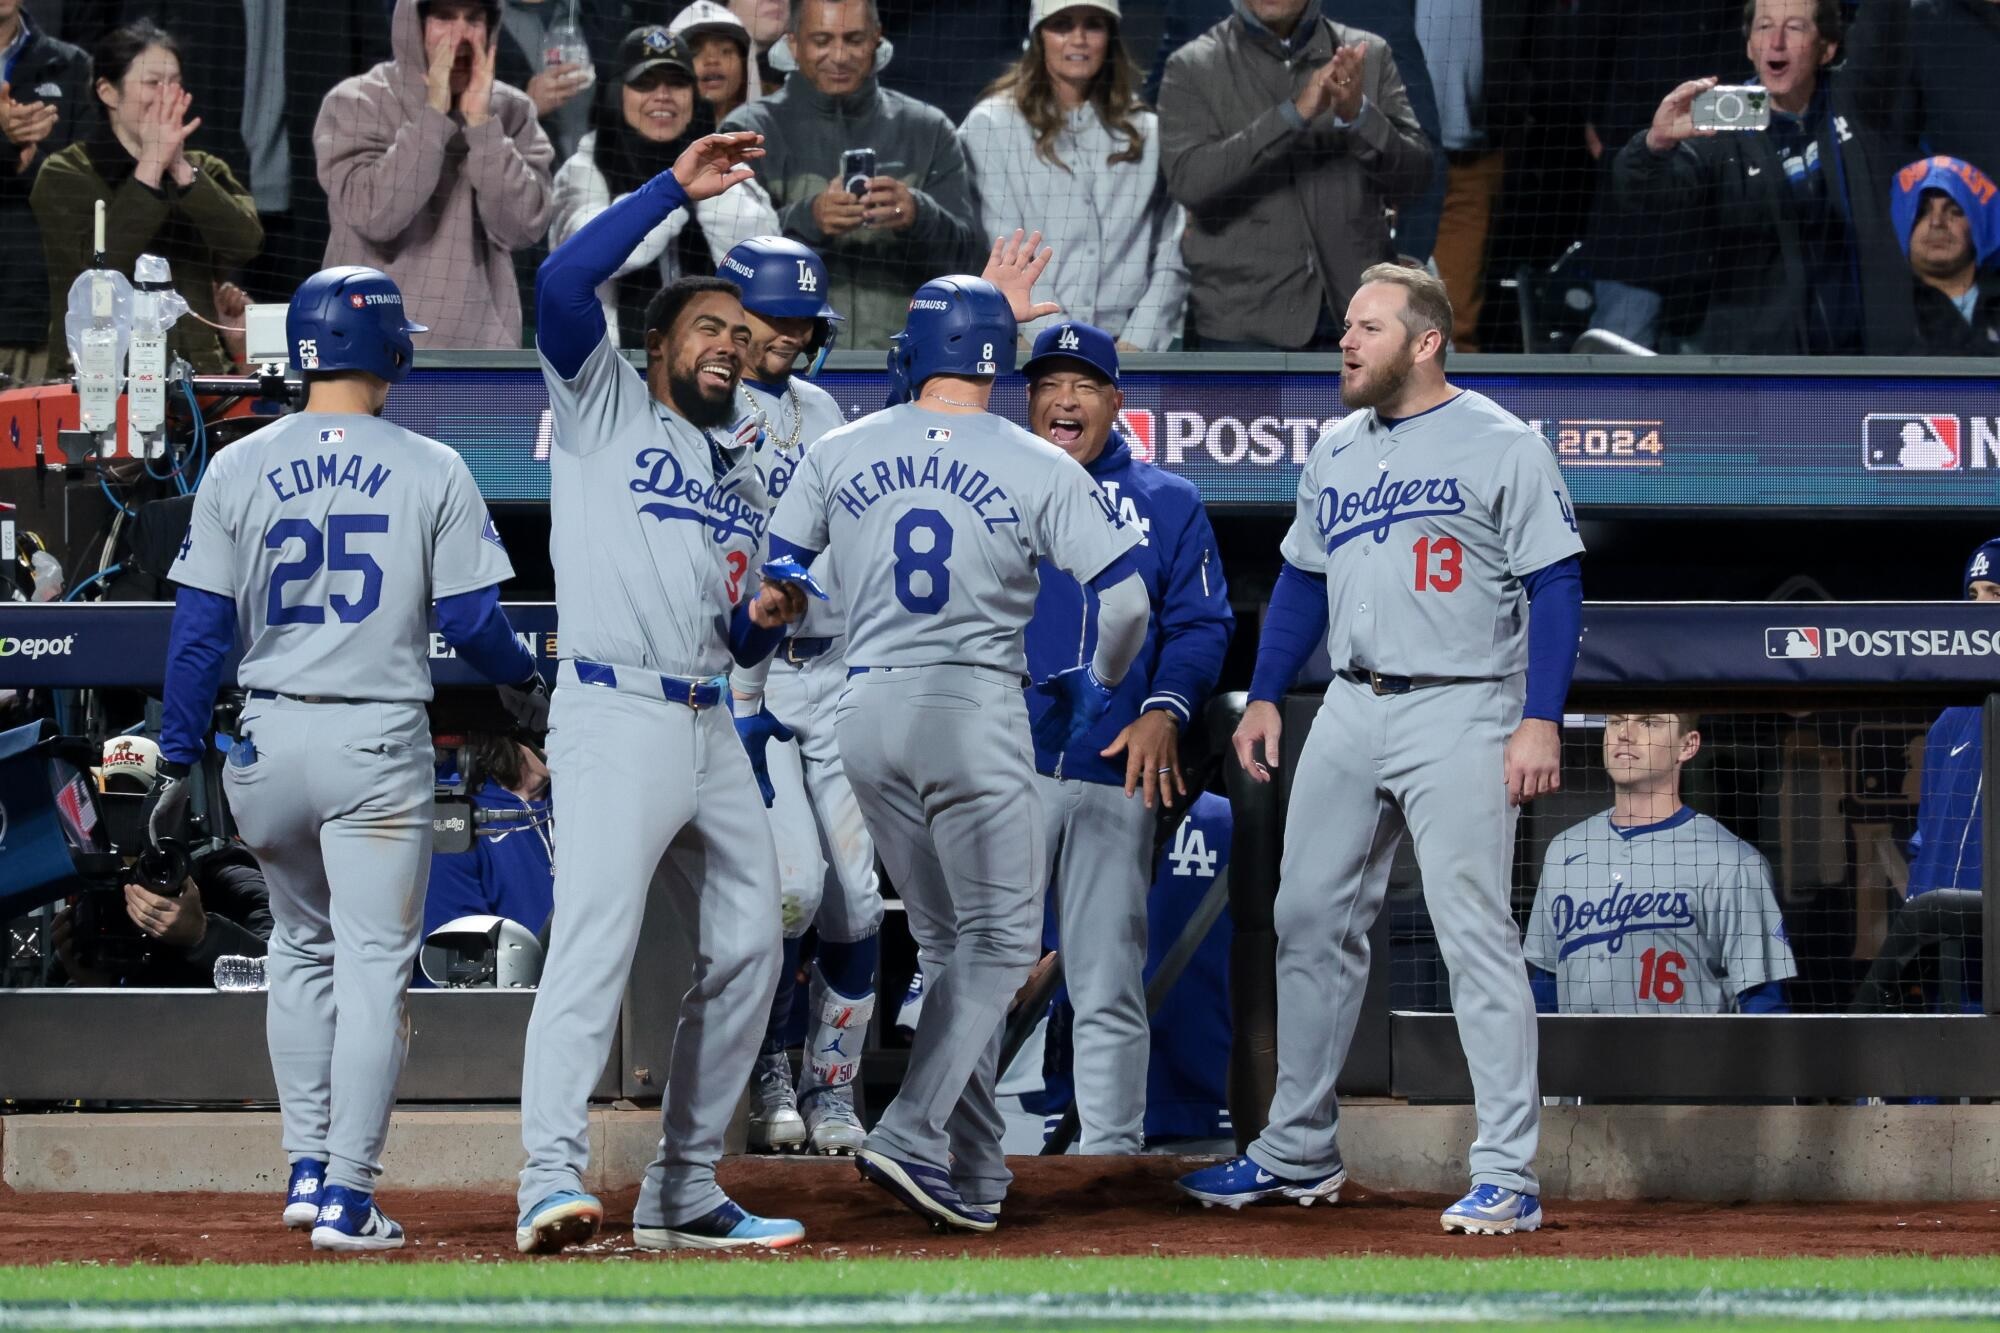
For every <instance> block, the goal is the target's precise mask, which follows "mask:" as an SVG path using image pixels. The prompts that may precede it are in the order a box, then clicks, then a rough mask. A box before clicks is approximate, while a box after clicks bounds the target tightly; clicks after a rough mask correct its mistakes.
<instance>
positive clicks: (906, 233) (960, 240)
mask: <svg viewBox="0 0 2000 1333" xmlns="http://www.w3.org/2000/svg"><path fill="white" fill-rule="evenodd" d="M785 36H786V41H787V43H788V45H789V46H790V48H791V52H792V55H793V56H794V57H795V58H796V59H797V61H798V72H797V73H796V74H794V75H793V76H792V77H790V78H788V79H786V80H785V86H784V87H782V88H780V89H779V90H778V91H777V92H776V93H775V94H773V95H772V96H770V97H766V98H763V99H762V100H760V101H756V102H752V103H750V104H748V105H747V106H742V107H738V108H737V109H736V110H735V111H734V112H732V113H731V114H730V116H729V117H728V119H726V120H725V121H724V122H723V124H722V128H723V129H724V130H754V131H756V132H758V133H760V134H762V135H763V136H764V145H765V149H766V156H765V158H764V161H763V164H762V166H761V167H760V169H759V172H758V179H759V180H761V181H762V182H763V184H764V187H765V189H766V190H768V191H769V192H770V195H771V200H772V202H773V203H774V204H776V205H777V208H778V219H779V222H780V223H781V224H782V226H783V231H784V234H785V235H786V236H789V237H791V238H792V239H793V240H795V241H800V242H803V243H804V244H806V245H809V246H811V247H812V248H813V249H814V250H816V251H818V252H819V254H820V256H821V257H822V258H823V259H825V260H826V266H827V270H828V273H829V276H830V278H831V282H832V287H833V290H832V291H830V292H828V293H826V298H827V300H828V301H829V302H831V303H832V304H833V306H834V307H835V308H837V309H839V310H842V311H844V312H845V313H846V315H847V327H846V331H845V333H844V335H843V336H844V338H845V339H846V341H847V344H848V345H849V346H854V347H886V346H888V343H889V335H890V334H892V333H894V332H896V331H897V330H899V329H901V328H902V327H903V319H904V316H905V315H906V314H907V313H908V306H909V299H910V293H911V292H912V291H914V290H916V288H917V287H919V286H920V285H922V284H923V283H924V282H925V281H927V280H928V279H930V278H932V277H934V276H936V275H937V274H939V273H950V272H953V271H955V270H959V269H966V268H971V267H974V266H976V264H977V263H978V252H979V251H980V250H982V249H983V247H981V246H979V245H977V244H976V242H975V238H974V234H973V222H972V219H973V210H972V199H971V192H970V183H969V181H968V178H967V175H966V169H965V155H964V154H963V153H962V152H961V151H960V150H959V145H958V139H957V136H956V134H955V133H954V131H953V128H952V124H951V121H950V120H949V119H948V118H946V116H945V114H944V113H943V112H941V111H939V110H938V109H937V108H936V107H934V106H931V105H929V104H927V103H924V102H919V101H918V100H916V99H915V98H913V97H906V96H904V95H903V94H901V93H898V92H892V91H890V90H889V89H887V88H884V87H882V86H881V84H880V83H879V82H877V80H876V74H877V72H878V70H879V68H880V66H881V64H883V63H885V56H884V53H885V52H886V50H887V48H886V47H885V46H884V45H883V43H882V23H881V20H880V18H879V17H878V16H877V14H876V10H875V4H874V2H873V0H802V2H801V3H799V4H796V5H794V6H792V14H791V19H790V26H789V28H788V29H787V31H786V35H785ZM871 154H872V156H873V161H872V162H871V161H870V155H871Z"/></svg>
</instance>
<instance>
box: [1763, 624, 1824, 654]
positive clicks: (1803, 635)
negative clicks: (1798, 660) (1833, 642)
mask: <svg viewBox="0 0 2000 1333" xmlns="http://www.w3.org/2000/svg"><path fill="white" fill-rule="evenodd" d="M1820 643H1821V640H1820V632H1819V631H1818V630H1816V629H1813V628H1812V627H1810V626H1807V625H1784V626H1781V627H1779V628H1777V629H1767V630H1765V631H1764V656H1766V657H1818V656H1819V655H1820Z"/></svg>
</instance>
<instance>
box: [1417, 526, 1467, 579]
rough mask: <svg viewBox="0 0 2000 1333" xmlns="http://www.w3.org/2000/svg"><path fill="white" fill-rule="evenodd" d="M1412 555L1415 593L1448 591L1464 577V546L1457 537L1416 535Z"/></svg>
mask: <svg viewBox="0 0 2000 1333" xmlns="http://www.w3.org/2000/svg"><path fill="white" fill-rule="evenodd" d="M1412 554H1414V555H1415V556H1416V558H1417V591H1418V592H1450V591H1451V590H1452V589H1453V588H1456V587H1457V586H1458V585H1459V584H1460V583H1461V582H1463V581H1464V579H1465V548H1464V547H1463V546H1460V545H1459V544H1458V538H1456V537H1419V538H1418V539H1417V544H1416V546H1415V547H1414V548H1412Z"/></svg>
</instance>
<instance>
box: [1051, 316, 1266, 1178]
mask: <svg viewBox="0 0 2000 1333" xmlns="http://www.w3.org/2000/svg"><path fill="white" fill-rule="evenodd" d="M1021 373H1022V375H1023V376H1024V377H1026V379H1027V381H1028V424H1029V427H1030V428H1031V429H1032V430H1033V431H1034V432H1035V434H1036V435H1038V436H1040V437H1041V438H1042V439H1044V440H1047V441H1048V442H1049V443H1050V444H1053V445H1055V446H1056V447H1057V448H1058V449H1061V450H1062V451H1063V452H1064V453H1066V454H1068V455H1069V456H1070V457H1071V458H1074V459H1075V460H1076V461H1077V462H1079V463H1081V464H1083V466H1084V469H1085V471H1087V472H1089V473H1090V477H1091V480H1092V481H1094V482H1096V483H1097V487H1098V489H1099V490H1100V491H1102V492H1103V493H1104V496H1105V498H1106V500H1107V501H1109V503H1110V504H1111V505H1113V506H1115V507H1116V509H1117V511H1118V516H1119V518H1120V520H1121V521H1123V523H1124V524H1125V526H1126V527H1130V528H1137V529H1138V531H1139V533H1140V538H1139V545H1138V546H1137V547H1135V548H1133V551H1132V557H1133V559H1134V560H1136V561H1137V562H1138V571H1139V576H1140V578H1141V579H1142V580H1143V581H1144V583H1145V586H1146V593H1147V599H1148V601H1149V603H1150V605H1151V619H1150V620H1149V622H1148V625H1147V628H1146V639H1145V642H1144V643H1143V644H1142V645H1141V647H1140V649H1139V656H1138V658H1137V659H1136V660H1134V662H1133V663H1132V669H1131V671H1130V672H1129V673H1128V674H1127V675H1126V677H1125V679H1124V680H1123V681H1122V682H1121V683H1120V684H1119V686H1118V690H1117V692H1116V693H1115V694H1113V695H1112V697H1111V704H1110V707H1109V708H1107V709H1106V710H1105V713H1104V716H1103V718H1102V719H1100V720H1099V721H1098V722H1097V724H1096V725H1095V726H1093V727H1091V729H1090V730H1089V731H1087V732H1085V733H1084V734H1083V735H1082V736H1080V737H1078V738H1077V739H1076V740H1075V741H1074V742H1073V743H1072V744H1071V745H1070V746H1069V747H1068V748H1067V749H1065V750H1061V751H1056V750H1051V749H1049V748H1047V747H1045V746H1043V745H1041V744H1040V743H1039V742H1037V744H1036V746H1035V771H1036V773H1037V777H1036V778H1035V790H1036V791H1037V792H1039V793H1040V795H1041V806H1042V811H1043V815H1044V823H1045V826H1046V828H1047V830H1048V861H1049V864H1050V867H1051V869H1050V870H1049V872H1047V873H1048V874H1049V876H1050V880H1049V886H1050V888H1051V889H1052V890H1053V891H1054V893H1055V896H1056V912H1057V919H1058V921H1059V922H1060V930H1061V937H1062V940H1063V949H1062V960H1063V979H1064V982H1065V983H1066V984H1067V985H1068V987H1069V998H1070V1004H1071V1006H1072V1007H1073V1008H1074V1010H1075V1012H1076V1018H1075V1022H1074V1025H1073V1027H1072V1029H1071V1031H1072V1037H1071V1044H1072V1048H1073V1051H1074V1061H1075V1083H1076V1105H1077V1117H1078V1121H1079V1124H1080V1127H1081V1130H1082V1139H1081V1143H1080V1145H1079V1151H1082V1152H1086V1153H1136V1152H1140V1151H1143V1150H1144V1148H1145V1146H1146V1082H1147V1072H1146V1065H1147V1053H1148V1048H1149V1043H1150V1041H1151V1036H1150V1033H1151V1023H1150V1020H1149V1019H1148V1016H1147V1011H1146V979H1145V967H1146V949H1147V930H1146V894H1147V891H1148V889H1149V888H1150V887H1151V885H1152V882H1153V832H1154V826H1155V824H1156V822H1157V821H1158V818H1159V811H1160V807H1162V806H1164V807H1167V808H1168V809H1184V808H1185V806H1186V803H1187V794H1188V789H1187V783H1186V781H1185V779H1184V777H1183V775H1182V772H1181V764H1180V735H1181V731H1182V729H1183V728H1185V727H1187V726H1190V725H1191V724H1192V723H1193V722H1194V719H1195V718H1196V717H1198V716H1200V715H1201V710H1202V705H1203V704H1204V703H1205V702H1206V701H1207V699H1208V695H1209V692H1210V691H1212V690H1213V689H1214V688H1215V682H1216V678H1217V677H1218V676H1220V675H1221V674H1222V658H1223V654H1224V653H1226V652H1227V651H1228V650H1229V636H1230V634H1231V633H1232V632H1233V631H1234V629H1235V627H1236V617H1235V616H1234V615H1233V614H1232V613H1231V612H1230V609H1229V587H1228V585H1227V584H1226V583H1224V582H1223V577H1222V561H1221V558H1220V556H1219V554H1218V552H1217V549H1216V544H1215V533H1214V531H1213V529H1211V528H1210V527H1209V524H1208V514H1207V512H1206V511H1205V510H1204V509H1203V508H1202V504H1201V494H1200V492H1199V491H1197V490H1196V489H1195V486H1194V484H1193V483H1192V482H1190V481H1188V480H1187V479H1186V478H1184V477H1177V476H1175V475H1174V474H1173V473H1171V472H1166V471H1163V470H1162V469H1160V468H1156V467H1154V466H1153V465H1152V464H1151V463H1145V462H1141V461H1140V460H1139V459H1137V458H1134V457H1133V456H1132V449H1131V446H1130V445H1129V444H1127V443H1126V441H1125V437H1124V436H1123V435H1121V434H1119V433H1118V430H1117V424H1118V410H1119V408H1120V407H1121V406H1123V404H1124V401H1125V400H1124V395H1123V394H1122V393H1121V392H1120V391H1119V388H1118V348H1117V345H1116V344H1115V343H1114V342H1113V340H1112V337H1111V335H1110V333H1109V332H1107V331H1106V330H1104V329H1099V328H1093V327H1092V326H1091V325H1088V324H1081V323H1071V324H1054V325H1051V326H1050V327H1049V328H1046V329H1044V330H1042V334H1041V336H1040V337H1039V338H1037V339H1035V347H1034V355H1033V356H1032V357H1031V358H1030V359H1029V361H1028V363H1027V364H1026V365H1025V366H1022V367H1021ZM1094 605H1095V599H1094V598H1086V597H1085V595H1084V591H1083V588H1082V587H1081V586H1080V585H1079V584H1078V583H1077V581H1076V580H1075V579H1073V578H1071V577H1070V576H1069V575H1068V574H1066V573H1064V572H1063V571H1062V570H1060V569H1057V568H1056V567H1055V566H1053V565H1050V564H1044V565H1043V566H1042V567H1041V591H1040V592H1039V593H1038V594H1037V595H1036V597H1035V614H1034V617H1033V619H1031V620H1030V621H1029V622H1028V629H1027V650H1028V674H1029V675H1030V676H1031V677H1032V678H1034V679H1036V680H1043V679H1046V678H1048V677H1050V676H1053V675H1056V674H1057V673H1059V672H1063V671H1067V670H1070V669H1071V668H1073V667H1075V666H1077V665H1078V664H1080V663H1083V662H1088V661H1090V660H1091V654H1092V653H1094V652H1095V651H1096V638H1097V625H1096V620H1097V617H1096V615H1095V614H1094ZM1027 697H1028V713H1029V716H1030V719H1031V720H1032V721H1033V722H1034V723H1035V724H1036V725H1037V726H1039V724H1040V722H1041V718H1042V715H1043V714H1045V713H1046V712H1048V710H1049V708H1050V700H1049V698H1048V696H1047V695H1046V694H1044V693H1042V692H1040V691H1037V690H1029V691H1027ZM1036 734H1037V735H1040V732H1039V731H1037V732H1036ZM1199 794H1200V793H1199V792H1197V793H1196V795H1199Z"/></svg>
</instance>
